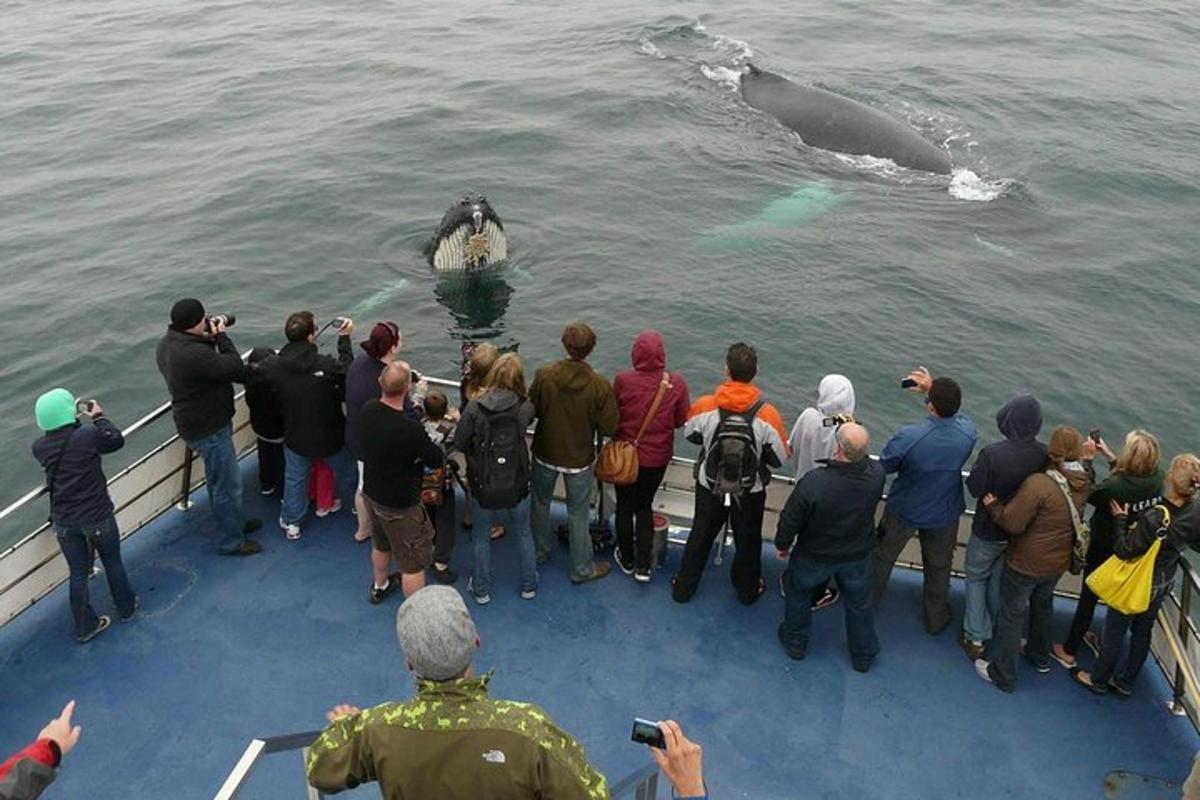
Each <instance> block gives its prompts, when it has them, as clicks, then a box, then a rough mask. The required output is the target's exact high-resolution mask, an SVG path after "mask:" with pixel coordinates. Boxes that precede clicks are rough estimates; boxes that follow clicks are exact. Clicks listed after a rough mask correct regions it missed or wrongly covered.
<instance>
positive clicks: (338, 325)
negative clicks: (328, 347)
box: [329, 317, 346, 329]
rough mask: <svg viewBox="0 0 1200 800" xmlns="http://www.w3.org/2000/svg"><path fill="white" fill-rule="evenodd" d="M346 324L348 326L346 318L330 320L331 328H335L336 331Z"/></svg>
mask: <svg viewBox="0 0 1200 800" xmlns="http://www.w3.org/2000/svg"><path fill="white" fill-rule="evenodd" d="M345 324H346V318H345V317H334V318H333V319H331V320H329V327H331V328H334V329H338V328H341V327H342V326H343V325H345Z"/></svg>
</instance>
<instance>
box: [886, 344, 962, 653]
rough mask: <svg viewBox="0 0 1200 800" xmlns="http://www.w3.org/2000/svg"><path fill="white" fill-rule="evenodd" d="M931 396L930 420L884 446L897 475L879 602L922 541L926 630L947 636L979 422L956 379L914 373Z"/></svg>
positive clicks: (916, 387) (921, 389) (889, 509)
mask: <svg viewBox="0 0 1200 800" xmlns="http://www.w3.org/2000/svg"><path fill="white" fill-rule="evenodd" d="M909 378H910V379H912V381H913V384H914V386H913V388H914V390H915V391H919V392H922V393H924V395H925V408H926V409H927V410H928V411H929V418H928V419H926V420H925V421H924V422H919V423H917V424H915V425H906V426H904V427H903V428H901V429H900V430H898V431H896V434H895V435H894V436H892V438H891V439H890V440H889V441H888V443H887V445H886V446H885V447H884V448H883V455H882V456H881V457H880V463H881V464H882V465H883V468H884V470H885V471H887V472H895V473H896V479H895V480H894V481H892V487H891V491H890V492H889V494H888V501H887V508H886V509H885V510H884V514H883V521H882V523H881V527H882V535H881V536H880V539H879V546H878V548H877V549H876V550H875V601H876V602H877V603H878V602H879V600H880V599H881V598H882V597H883V594H884V592H885V591H886V590H887V584H888V579H889V578H890V577H891V576H892V567H894V566H895V565H896V559H897V558H898V557H899V556H900V551H902V550H903V549H904V546H905V545H906V544H908V540H909V539H911V538H912V537H913V534H916V535H917V536H918V537H919V538H920V540H921V564H922V567H923V569H924V571H925V597H924V605H925V630H926V631H928V632H929V633H930V634H931V635H936V634H938V633H941V632H942V631H943V630H945V629H946V626H947V625H949V624H950V616H951V615H950V564H951V561H952V559H953V558H954V544H955V542H956V540H957V539H958V518H959V517H960V516H961V515H962V513H963V511H964V510H966V507H967V506H966V502H965V499H964V497H963V484H962V468H963V464H965V463H967V459H968V458H970V456H971V451H972V450H974V449H975V440H976V439H977V438H978V436H979V433H978V431H976V429H975V424H974V423H973V422H971V420H969V419H968V418H967V417H965V416H963V415H962V414H959V413H958V409H959V407H960V406H961V405H962V389H960V388H959V386H958V384H957V383H956V382H955V381H953V380H951V379H950V378H936V379H935V378H934V377H933V376H932V375H930V374H929V370H927V369H925V368H924V367H919V368H918V369H917V371H916V372H914V373H912V374H911V375H909Z"/></svg>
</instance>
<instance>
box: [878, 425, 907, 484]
mask: <svg viewBox="0 0 1200 800" xmlns="http://www.w3.org/2000/svg"><path fill="white" fill-rule="evenodd" d="M911 445H912V443H911V442H910V441H909V437H908V429H907V428H901V429H900V430H898V431H896V432H895V433H894V434H892V438H890V439H888V441H887V444H885V445H884V446H883V452H882V453H881V454H880V455H879V465H880V466H881V467H883V471H884V472H887V473H892V472H898V471H899V470H900V463H901V462H902V461H904V456H905V455H907V454H908V448H909V447H910V446H911Z"/></svg>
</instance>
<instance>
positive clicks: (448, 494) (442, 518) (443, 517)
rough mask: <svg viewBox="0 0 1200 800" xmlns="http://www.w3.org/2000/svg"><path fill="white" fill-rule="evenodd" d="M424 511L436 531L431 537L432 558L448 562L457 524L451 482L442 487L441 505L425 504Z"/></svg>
mask: <svg viewBox="0 0 1200 800" xmlns="http://www.w3.org/2000/svg"><path fill="white" fill-rule="evenodd" d="M425 512H426V513H427V514H429V519H431V520H432V521H433V529H434V531H435V532H436V535H435V536H434V539H433V560H434V561H435V562H436V563H438V564H449V563H450V558H451V556H453V555H454V542H455V540H456V539H457V538H458V524H457V521H456V520H455V519H454V486H453V484H451V485H450V486H449V487H444V489H443V491H442V503H441V505H435V506H431V505H426V506H425ZM485 535H486V532H485Z"/></svg>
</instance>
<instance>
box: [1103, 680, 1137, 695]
mask: <svg viewBox="0 0 1200 800" xmlns="http://www.w3.org/2000/svg"><path fill="white" fill-rule="evenodd" d="M1108 688H1109V689H1111V690H1112V691H1113V692H1115V693H1116V695H1117V697H1119V698H1121V699H1122V700H1128V699H1129V698H1130V697H1133V687H1132V686H1130V685H1129V684H1128V683H1126V682H1125V681H1123V680H1121V679H1120V678H1113V679H1112V680H1111V681H1109V682H1108Z"/></svg>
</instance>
